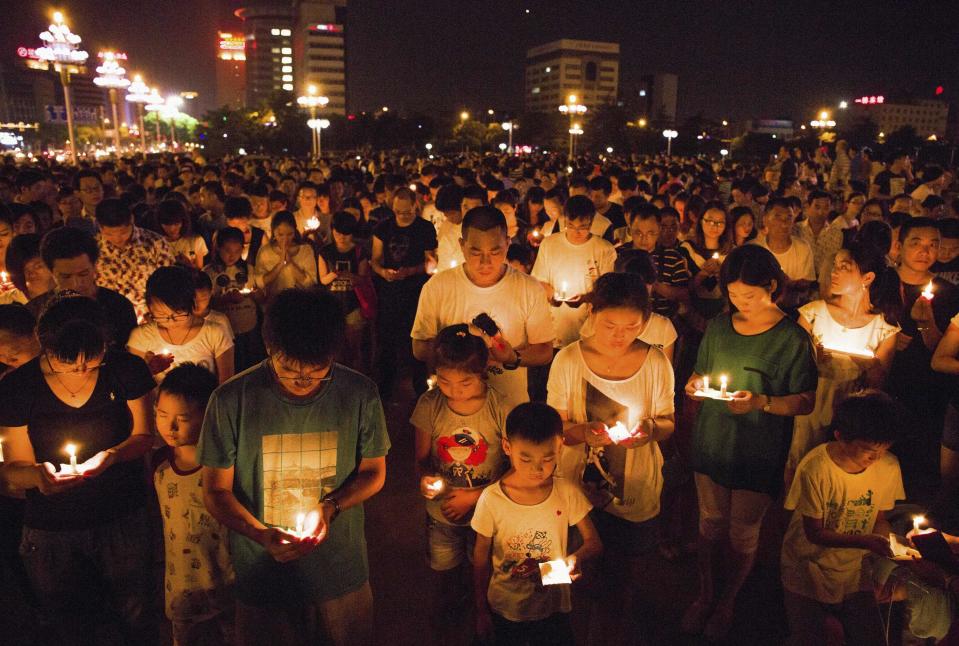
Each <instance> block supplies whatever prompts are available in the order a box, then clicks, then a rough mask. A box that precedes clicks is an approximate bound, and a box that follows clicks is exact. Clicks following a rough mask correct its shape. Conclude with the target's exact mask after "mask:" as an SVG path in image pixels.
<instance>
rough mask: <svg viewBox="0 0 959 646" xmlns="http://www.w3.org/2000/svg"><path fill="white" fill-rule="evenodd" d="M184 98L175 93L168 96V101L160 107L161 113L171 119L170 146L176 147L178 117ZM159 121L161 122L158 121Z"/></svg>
mask: <svg viewBox="0 0 959 646" xmlns="http://www.w3.org/2000/svg"><path fill="white" fill-rule="evenodd" d="M181 105H183V99H182V98H180V97H178V96H177V95H175V94H171V95H170V96H168V97H167V98H166V103H164V104H163V106H162V107H161V108H160V114H161V115H163V116H164V117H166V118H167V119H169V120H170V147H171V148H176V145H177V144H176V118H177V115H179V114H180V106H181ZM158 123H159V122H158Z"/></svg>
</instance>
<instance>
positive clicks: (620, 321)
mask: <svg viewBox="0 0 959 646" xmlns="http://www.w3.org/2000/svg"><path fill="white" fill-rule="evenodd" d="M589 307H590V313H589V318H590V319H592V321H591V323H592V329H593V334H592V335H591V336H589V337H587V338H585V339H581V340H579V341H577V342H575V343H573V344H571V345H569V346H567V347H565V348H563V349H562V350H560V352H559V354H557V355H556V358H555V359H553V365H552V368H551V369H550V373H549V382H548V385H547V391H548V397H547V403H548V404H549V405H550V406H552V407H554V408H556V409H557V410H558V411H559V414H560V415H561V416H562V418H563V420H564V421H565V423H566V424H565V435H566V445H567V446H566V448H565V450H564V452H563V456H562V458H561V461H560V471H561V474H562V475H563V476H564V477H568V478H574V479H579V480H581V481H582V482H583V487H584V489H585V491H586V494H587V496H588V497H589V498H590V502H592V503H593V505H594V507H595V508H596V509H597V510H598V511H595V512H594V514H593V517H594V522H595V523H596V527H597V529H598V530H599V532H600V537H601V538H602V540H603V543H604V545H606V546H607V549H606V552H605V554H607V555H608V558H606V559H604V561H605V562H604V565H605V568H604V569H605V572H604V589H605V590H608V591H609V593H610V594H609V595H608V598H605V599H600V600H597V603H596V604H595V606H594V608H593V615H594V616H593V618H592V619H591V621H590V625H591V631H596V634H595V635H591V638H595V641H596V643H611V644H615V643H623V642H625V641H626V639H625V636H626V635H628V634H633V633H634V632H635V631H636V630H641V629H642V627H637V626H632V625H630V623H631V622H632V620H631V619H628V618H631V617H636V616H637V615H639V614H641V613H639V611H638V609H639V608H641V607H642V606H641V601H640V599H639V597H640V596H641V595H639V594H638V592H640V590H638V584H639V582H640V581H643V580H644V576H643V574H642V571H643V567H644V565H643V564H644V559H645V558H646V557H647V556H648V555H649V553H650V552H651V551H653V550H655V549H656V546H657V544H658V541H659V535H658V534H659V533H658V528H657V519H658V516H659V511H660V507H659V504H660V494H661V492H662V488H663V476H662V467H663V455H662V453H661V452H660V450H659V442H661V441H663V440H665V439H667V438H668V437H669V436H670V435H672V432H673V428H674V419H673V412H674V404H673V398H674V379H673V369H672V366H671V365H670V363H669V361H668V360H667V359H666V357H665V355H663V353H662V352H661V351H660V350H658V349H657V348H654V347H651V346H650V345H649V344H647V343H645V342H643V341H641V340H640V339H639V338H637V337H638V336H639V333H640V331H641V330H642V329H643V328H644V326H645V325H646V323H647V320H648V318H649V312H650V301H649V293H648V290H647V288H646V285H645V283H644V282H643V280H642V278H640V277H639V276H638V275H636V274H606V275H604V276H601V277H600V278H599V280H598V281H597V282H596V285H595V288H594V290H593V293H592V295H591V296H590V305H589ZM643 592H644V593H646V592H648V591H643ZM642 596H645V594H643V595H642Z"/></svg>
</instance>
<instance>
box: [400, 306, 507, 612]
mask: <svg viewBox="0 0 959 646" xmlns="http://www.w3.org/2000/svg"><path fill="white" fill-rule="evenodd" d="M435 347H436V349H435V355H434V368H435V370H436V376H435V379H436V382H435V386H434V387H433V388H431V389H430V390H427V391H426V392H425V393H423V394H422V395H421V396H420V399H419V401H418V402H417V404H416V408H415V409H414V410H413V415H412V417H411V418H410V423H411V424H412V425H413V427H414V428H415V429H416V472H417V475H418V476H419V477H420V491H421V493H422V494H423V496H424V497H425V498H426V499H427V502H426V512H427V518H426V522H427V536H428V541H429V546H428V548H429V563H430V568H432V570H433V571H434V572H437V573H438V575H439V576H438V577H436V582H437V584H438V585H437V586H436V588H435V590H434V607H435V611H434V612H433V613H432V616H434V617H438V618H439V617H445V616H447V614H448V613H446V612H442V611H443V610H450V609H451V608H449V607H447V608H441V607H440V605H441V604H445V605H447V606H449V605H450V604H449V602H450V601H451V600H455V599H457V598H459V596H460V595H455V594H450V590H451V589H456V588H458V587H460V586H462V584H463V578H462V574H463V570H462V568H461V566H462V565H463V564H464V563H466V562H467V558H468V557H470V556H471V554H470V550H471V549H472V548H473V544H474V542H475V538H476V535H475V533H474V532H473V530H472V529H470V516H471V514H472V513H473V507H474V506H475V505H476V501H477V500H478V499H479V496H480V494H481V493H482V492H483V489H484V488H485V487H486V486H488V485H490V484H491V483H493V482H495V481H496V480H498V479H499V477H500V476H501V475H503V473H504V472H505V471H506V469H507V467H508V466H509V462H508V461H507V459H506V456H505V455H504V454H503V447H502V440H503V436H504V429H505V425H506V414H507V413H508V412H509V406H508V404H507V401H506V399H505V398H504V397H503V395H501V394H500V393H499V392H497V391H496V390H494V389H493V388H490V387H489V386H488V385H487V383H486V374H487V373H486V364H487V361H488V360H489V350H488V349H487V347H486V343H485V342H484V341H483V339H482V338H480V337H478V336H474V335H473V334H470V333H469V328H468V326H467V325H466V324H460V325H451V326H449V327H446V328H444V329H442V330H441V331H440V333H439V334H438V335H437V337H436V346H435ZM437 628H438V629H440V628H441V627H440V626H437ZM452 628H456V629H462V628H463V627H462V626H453V627H452Z"/></svg>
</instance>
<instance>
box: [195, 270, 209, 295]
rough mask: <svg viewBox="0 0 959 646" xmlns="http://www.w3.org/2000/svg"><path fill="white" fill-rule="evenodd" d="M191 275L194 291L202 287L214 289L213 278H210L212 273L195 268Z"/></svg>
mask: <svg viewBox="0 0 959 646" xmlns="http://www.w3.org/2000/svg"><path fill="white" fill-rule="evenodd" d="M190 275H191V276H192V277H193V291H194V292H197V291H199V290H201V289H209V290H211V291H212V290H213V279H212V278H210V274H208V273H206V272H205V271H199V270H197V269H194V270H193V271H191V272H190Z"/></svg>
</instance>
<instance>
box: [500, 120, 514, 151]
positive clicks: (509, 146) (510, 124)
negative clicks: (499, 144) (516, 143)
mask: <svg viewBox="0 0 959 646" xmlns="http://www.w3.org/2000/svg"><path fill="white" fill-rule="evenodd" d="M502 127H503V130H505V131H506V132H508V133H509V143H508V144H506V151H507V152H508V153H510V154H512V153H513V130H515V129H516V124H515V123H513V122H512V121H504V122H503V124H502Z"/></svg>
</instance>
